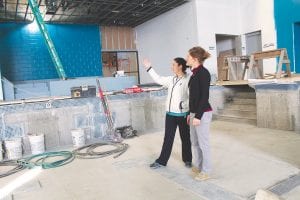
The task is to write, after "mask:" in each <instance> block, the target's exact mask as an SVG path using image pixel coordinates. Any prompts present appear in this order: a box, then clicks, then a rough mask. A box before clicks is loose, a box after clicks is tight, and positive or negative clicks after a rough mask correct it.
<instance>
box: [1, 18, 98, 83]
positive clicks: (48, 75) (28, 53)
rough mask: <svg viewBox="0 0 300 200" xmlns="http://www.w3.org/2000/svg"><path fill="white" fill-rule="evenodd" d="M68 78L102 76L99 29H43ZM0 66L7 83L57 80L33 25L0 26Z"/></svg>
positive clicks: (75, 26) (46, 52) (52, 26)
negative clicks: (49, 37)
mask: <svg viewBox="0 0 300 200" xmlns="http://www.w3.org/2000/svg"><path fill="white" fill-rule="evenodd" d="M46 26H47V29H48V31H49V34H50V36H51V38H52V40H53V42H54V45H55V48H56V50H57V52H58V54H59V57H60V59H61V61H62V64H63V66H64V69H65V72H66V75H67V77H86V76H100V75H102V62H101V43H100V31H99V26H95V25H60V24H48V25H46ZM0 44H1V45H0V65H1V70H2V75H3V76H4V77H6V78H7V79H8V80H10V81H12V82H15V81H25V80H40V79H55V78H58V75H57V72H56V70H55V67H54V64H53V62H52V60H51V57H50V54H49V52H48V50H47V47H46V45H45V42H44V39H43V37H42V35H41V33H40V32H39V30H38V29H37V28H36V27H34V26H33V25H32V24H17V23H2V24H0Z"/></svg>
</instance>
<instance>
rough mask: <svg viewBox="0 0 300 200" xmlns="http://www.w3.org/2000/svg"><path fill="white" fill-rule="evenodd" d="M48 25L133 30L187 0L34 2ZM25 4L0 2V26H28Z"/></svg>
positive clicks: (22, 0)
mask: <svg viewBox="0 0 300 200" xmlns="http://www.w3.org/2000/svg"><path fill="white" fill-rule="evenodd" d="M36 1H37V3H38V5H39V8H40V11H41V13H42V15H43V16H44V21H46V22H49V23H77V24H78V23H80V24H99V25H102V26H109V25H118V26H131V27H135V26H137V25H139V24H142V23H144V22H146V21H148V20H150V19H152V18H154V17H156V16H158V15H161V14H162V13H165V12H167V11H169V10H171V9H173V8H176V7H177V6H180V5H182V4H184V3H185V2H187V1H188V0H36ZM32 20H33V14H32V12H31V9H30V7H29V6H28V2H27V0H0V22H30V21H32Z"/></svg>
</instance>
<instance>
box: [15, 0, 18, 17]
mask: <svg viewBox="0 0 300 200" xmlns="http://www.w3.org/2000/svg"><path fill="white" fill-rule="evenodd" d="M18 6H19V0H17V4H16V13H15V20H16V19H17V13H18Z"/></svg>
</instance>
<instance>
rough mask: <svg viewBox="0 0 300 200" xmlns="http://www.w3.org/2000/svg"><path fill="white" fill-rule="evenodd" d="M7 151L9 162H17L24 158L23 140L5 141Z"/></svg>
mask: <svg viewBox="0 0 300 200" xmlns="http://www.w3.org/2000/svg"><path fill="white" fill-rule="evenodd" d="M4 144H5V150H6V156H7V159H8V160H16V159H19V158H22V139H21V138H16V139H13V140H5V141H4Z"/></svg>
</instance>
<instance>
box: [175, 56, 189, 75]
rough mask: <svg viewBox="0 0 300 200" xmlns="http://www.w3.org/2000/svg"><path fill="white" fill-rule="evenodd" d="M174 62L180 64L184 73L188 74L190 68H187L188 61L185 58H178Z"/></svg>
mask: <svg viewBox="0 0 300 200" xmlns="http://www.w3.org/2000/svg"><path fill="white" fill-rule="evenodd" d="M174 61H175V62H176V63H177V64H178V65H181V66H182V68H181V70H182V72H183V73H186V69H187V68H188V66H186V61H185V59H184V58H181V57H177V58H174Z"/></svg>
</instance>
